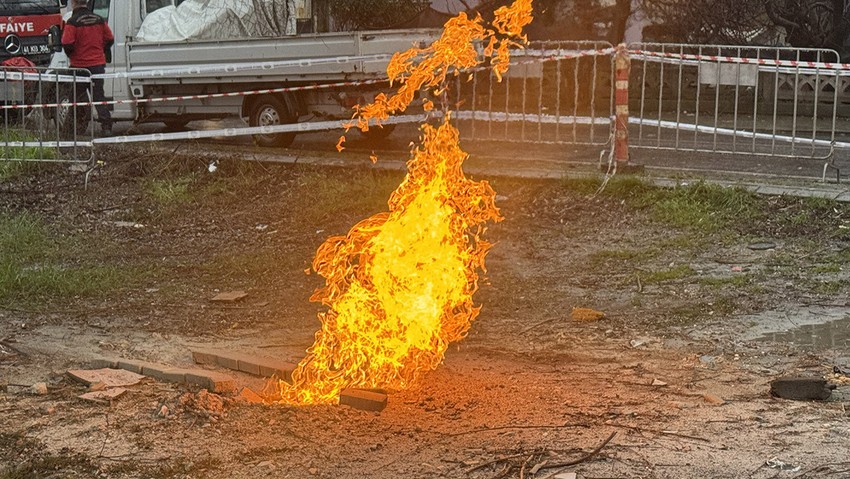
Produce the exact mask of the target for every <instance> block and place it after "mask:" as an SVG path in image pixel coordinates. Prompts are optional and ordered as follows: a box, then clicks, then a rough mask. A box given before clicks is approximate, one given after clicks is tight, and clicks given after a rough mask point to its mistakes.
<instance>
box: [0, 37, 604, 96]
mask: <svg viewBox="0 0 850 479" xmlns="http://www.w3.org/2000/svg"><path fill="white" fill-rule="evenodd" d="M519 51H520V52H528V53H529V54H528V55H520V56H527V57H532V59H531V60H526V61H520V62H513V63H511V66H521V65H526V64H532V63H543V62H547V61H554V60H569V59H576V58H581V57H587V56H604V55H610V54H611V53H613V52H614V51H615V50H614V49H613V48H605V49H598V50H557V49H547V50H519ZM544 55H545V56H544ZM486 70H490V68H489V67H486V66H482V67H477V68H473V69H470V70H469V71H470V72H478V71H486ZM84 78H86V79H87V80H88V79H89V77H84ZM92 78H104V76H103V75H94V76H92ZM388 81H389V80H388V79H387V78H378V79H372V80H355V81H347V82H336V83H323V84H318V85H303V86H294V87H280V88H266V89H260V90H249V91H240V92H226V93H205V94H196V95H178V96H167V97H154V98H128V99H124V100H103V101H82V102H67V103H37V104H11V105H0V110H24V109H44V108H57V107H81V106H98V105H126V104H133V103H136V104H138V103H162V102H169V101H183V100H203V99H208V98H230V97H240V96H250V95H267V94H274V93H285V92H295V91H308V90H320V89H329V88H340V87H351V86H360V85H374V84H378V83H386V82H388Z"/></svg>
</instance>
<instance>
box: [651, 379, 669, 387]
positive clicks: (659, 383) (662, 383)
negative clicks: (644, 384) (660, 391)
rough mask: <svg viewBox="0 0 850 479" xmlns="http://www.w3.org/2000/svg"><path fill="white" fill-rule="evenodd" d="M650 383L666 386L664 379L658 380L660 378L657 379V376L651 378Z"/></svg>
mask: <svg viewBox="0 0 850 479" xmlns="http://www.w3.org/2000/svg"><path fill="white" fill-rule="evenodd" d="M652 385H653V386H666V385H667V383H665V382H664V381H662V380H660V379H657V378H656V379H653V380H652Z"/></svg>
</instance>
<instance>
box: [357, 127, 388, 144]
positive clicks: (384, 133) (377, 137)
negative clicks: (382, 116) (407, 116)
mask: <svg viewBox="0 0 850 479" xmlns="http://www.w3.org/2000/svg"><path fill="white" fill-rule="evenodd" d="M393 130H395V125H383V126H370V127H369V129H368V130H366V131H363V130H358V131H359V132H360V134H361V135H363V138H366V139H367V140H371V141H381V140H385V139H387V137H388V136H390V134H392V132H393Z"/></svg>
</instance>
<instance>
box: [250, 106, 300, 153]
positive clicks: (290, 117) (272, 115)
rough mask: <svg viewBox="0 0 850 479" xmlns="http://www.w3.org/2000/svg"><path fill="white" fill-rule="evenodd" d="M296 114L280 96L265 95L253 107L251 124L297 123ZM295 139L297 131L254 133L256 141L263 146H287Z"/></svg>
mask: <svg viewBox="0 0 850 479" xmlns="http://www.w3.org/2000/svg"><path fill="white" fill-rule="evenodd" d="M296 121H297V120H296V118H295V115H294V114H293V113H292V112H290V111H289V108H287V106H286V104H285V103H284V102H283V101H281V100H280V99H279V98H277V97H274V96H271V95H265V96H262V97H260V98H258V99H257V101H256V102H255V103H254V105H253V107H252V108H251V116H250V118H249V122H250V123H249V124H250V125H251V126H272V125H284V124H291V123H295V122H296ZM294 140H295V133H269V134H267V135H262V134H260V135H254V142H255V143H256V144H257V145H258V146H262V147H272V146H279V147H284V148H285V147H287V146H289V145H291V144H292V142H293V141H294Z"/></svg>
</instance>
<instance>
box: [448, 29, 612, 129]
mask: <svg viewBox="0 0 850 479" xmlns="http://www.w3.org/2000/svg"><path fill="white" fill-rule="evenodd" d="M612 52H613V46H612V45H611V44H610V43H607V42H593V41H575V42H532V43H531V44H530V45H529V46H528V48H526V49H525V50H518V51H515V52H512V53H511V57H512V66H511V68H510V69H509V70H508V72H507V73H506V74H505V75H504V78H503V79H502V81H501V82H499V81H498V79H497V78H496V76H495V75H494V74H493V72H492V71H491V70H490V69H489V68H487V69H480V70H477V71H474V72H472V73H471V74H470V75H466V74H461V75H460V76H458V77H457V81H456V82H455V85H454V86H453V88H452V91H450V92H449V102H450V105H452V108H453V109H454V110H455V113H454V116H455V118H457V119H458V120H460V124H461V128H462V130H463V134H464V135H465V137H466V138H469V139H470V140H492V141H506V142H522V143H526V142H530V143H542V144H575V145H606V144H608V143H609V141H610V139H611V115H612V112H613V108H614V104H613V81H614V75H613V60H612V56H611V53H612Z"/></svg>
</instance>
